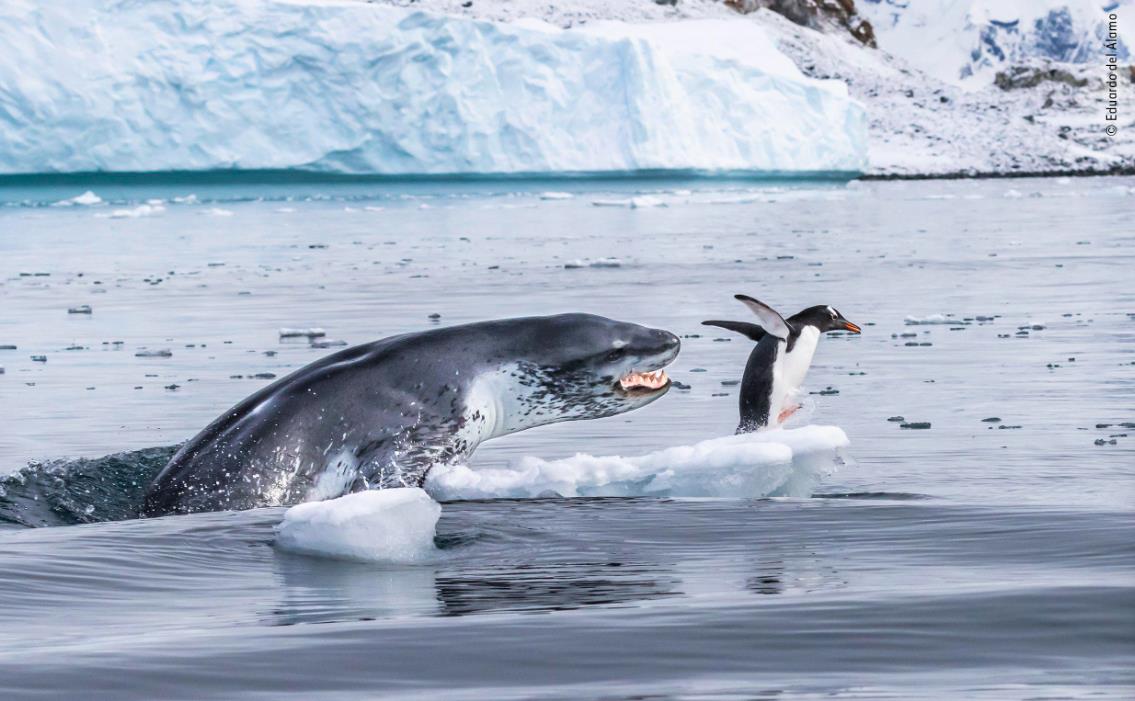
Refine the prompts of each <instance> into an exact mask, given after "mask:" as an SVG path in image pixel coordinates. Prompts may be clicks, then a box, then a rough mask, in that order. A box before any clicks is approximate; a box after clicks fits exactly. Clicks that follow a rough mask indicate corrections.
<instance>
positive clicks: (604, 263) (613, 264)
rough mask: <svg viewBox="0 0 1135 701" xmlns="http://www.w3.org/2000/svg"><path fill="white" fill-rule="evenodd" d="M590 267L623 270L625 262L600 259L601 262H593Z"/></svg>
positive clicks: (614, 259)
mask: <svg viewBox="0 0 1135 701" xmlns="http://www.w3.org/2000/svg"><path fill="white" fill-rule="evenodd" d="M588 265H589V266H590V267H592V268H621V267H623V261H621V260H619V259H618V258H600V259H599V260H593V261H591V263H589V264H588Z"/></svg>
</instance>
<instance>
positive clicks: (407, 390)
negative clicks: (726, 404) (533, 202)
mask: <svg viewBox="0 0 1135 701" xmlns="http://www.w3.org/2000/svg"><path fill="white" fill-rule="evenodd" d="M680 345H681V344H680V342H679V340H678V338H677V337H676V336H675V335H674V334H672V333H670V332H668V331H663V330H661V329H652V328H647V327H645V326H640V325H638V324H631V323H626V322H621V321H615V320H613V319H607V318H605V317H601V316H594V315H591V314H559V315H554V316H539V317H525V318H516V319H502V320H495V321H484V322H478V323H471V324H465V325H460V326H451V327H447V328H439V329H431V330H428V331H421V332H416V333H408V334H404V335H400V336H392V337H390V338H384V339H382V340H378V341H374V342H372V343H367V344H364V345H360V346H355V347H352V348H347V349H344V350H342V351H340V352H337V353H334V354H331V355H328V356H326V357H324V358H321V359H319V360H317V361H315V362H313V363H311V364H310V365H307V366H305V367H303V368H300V369H299V370H297V371H295V372H293V373H292V374H290V375H288V376H286V377H284V378H282V379H280V380H278V381H276V382H274V383H273V384H270V385H268V386H267V387H264V388H263V389H261V390H260V391H258V392H256V393H255V394H253V395H251V396H250V397H248V398H247V399H245V400H244V401H242V402H240V403H239V404H237V405H236V406H234V407H233V408H232V409H230V410H229V411H227V412H225V413H224V414H223V415H222V416H220V417H219V418H217V419H216V420H214V421H213V422H212V423H211V424H209V425H208V426H207V427H206V428H205V429H204V430H202V431H201V432H200V433H199V434H197V435H196V436H195V437H193V438H192V439H190V440H189V442H188V443H186V444H185V445H184V446H182V447H181V449H180V450H178V452H177V453H176V454H175V455H174V456H173V458H172V459H171V460H170V461H169V464H167V465H166V466H165V468H163V469H162V471H161V472H160V473H159V474H158V476H157V477H156V478H155V479H154V481H153V482H152V483H151V485H150V486H149V489H148V490H147V493H146V497H145V502H144V504H143V507H142V515H143V516H161V515H164V514H172V513H189V512H199V511H221V510H239V509H250V508H256V507H261V506H279V505H289V504H294V503H298V502H301V501H311V500H316V499H330V498H334V497H337V496H341V495H342V494H345V493H347V492H352V491H358V490H362V489H373V488H382V487H394V486H421V485H422V484H423V483H424V482H425V479H426V475H427V474H428V473H429V470H430V467H431V466H432V465H435V464H445V463H452V462H456V461H464V460H466V459H468V458H469V456H470V455H472V453H473V451H474V450H475V449H476V447H477V446H478V445H479V444H480V443H481V442H482V441H485V440H489V439H491V438H496V437H498V436H503V435H507V434H510V433H516V432H517V431H522V430H524V429H527V428H532V427H534V426H541V425H544V424H550V423H556V422H560V421H575V420H581V419H595V418H600V417H605V416H613V415H615V414H621V413H623V412H626V411H631V410H632V409H637V408H639V407H642V406H645V405H647V404H649V403H651V402H653V401H655V400H657V399H658V398H660V397H661V396H662V395H664V394H665V393H666V392H667V390H668V389H669V388H670V380H669V378H667V377H666V374H665V372H664V371H663V370H662V368H663V367H665V366H666V365H667V364H669V363H670V362H671V361H672V360H673V359H674V358H675V357H677V355H678V351H679V348H680Z"/></svg>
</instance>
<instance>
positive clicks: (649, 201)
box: [591, 195, 666, 209]
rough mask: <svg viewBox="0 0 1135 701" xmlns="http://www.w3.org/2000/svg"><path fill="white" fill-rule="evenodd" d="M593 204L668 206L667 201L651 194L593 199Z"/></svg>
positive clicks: (634, 206) (604, 205)
mask: <svg viewBox="0 0 1135 701" xmlns="http://www.w3.org/2000/svg"><path fill="white" fill-rule="evenodd" d="M591 204H592V206H595V207H630V208H631V209H638V208H640V207H665V206H666V203H665V202H663V201H662V200H660V199H658V198H657V197H653V196H651V195H640V196H638V197H631V198H630V199H625V200H592V201H591Z"/></svg>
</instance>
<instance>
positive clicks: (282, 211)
mask: <svg viewBox="0 0 1135 701" xmlns="http://www.w3.org/2000/svg"><path fill="white" fill-rule="evenodd" d="M276 211H277V212H279V213H280V214H291V213H292V212H294V211H296V208H295V207H277V208H276Z"/></svg>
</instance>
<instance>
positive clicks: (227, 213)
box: [202, 207, 233, 217]
mask: <svg viewBox="0 0 1135 701" xmlns="http://www.w3.org/2000/svg"><path fill="white" fill-rule="evenodd" d="M202 214H206V215H208V216H210V217H231V216H232V215H233V213H232V210H230V209H221V208H220V207H210V208H209V209H206V210H205V211H204V212H202Z"/></svg>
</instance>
